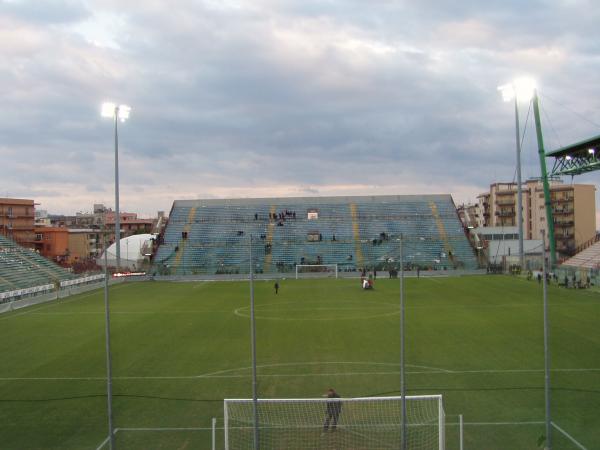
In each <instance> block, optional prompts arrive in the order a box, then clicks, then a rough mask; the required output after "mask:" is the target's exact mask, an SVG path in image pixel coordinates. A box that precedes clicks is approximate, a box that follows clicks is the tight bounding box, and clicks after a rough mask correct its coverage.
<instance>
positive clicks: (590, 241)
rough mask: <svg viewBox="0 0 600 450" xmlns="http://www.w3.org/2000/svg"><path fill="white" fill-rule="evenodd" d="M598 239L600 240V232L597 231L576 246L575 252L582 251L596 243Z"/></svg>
mask: <svg viewBox="0 0 600 450" xmlns="http://www.w3.org/2000/svg"><path fill="white" fill-rule="evenodd" d="M598 241H600V233H596V235H595V236H594V237H593V238H591V239H588V240H587V241H585V242H584V243H583V244H581V245H579V246H578V247H576V248H575V253H579V252H580V251H582V250H585V249H586V248H588V247H591V246H592V245H594V244H595V243H596V242H598Z"/></svg>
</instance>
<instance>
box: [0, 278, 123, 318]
mask: <svg viewBox="0 0 600 450" xmlns="http://www.w3.org/2000/svg"><path fill="white" fill-rule="evenodd" d="M122 286H126V284H117V285H113V286H112V289H113V290H114V289H118V288H120V287H122ZM99 289H102V288H98V289H93V290H92V291H90V292H88V293H84V294H83V295H80V294H75V295H74V297H75V298H69V299H67V300H63V299H58V300H56V299H54V300H48V301H47V302H45V303H44V304H43V305H40V306H39V308H35V306H37V305H32V306H31V307H25V309H26V311H23V312H20V313H17V314H10V315H8V316H4V317H0V320H8V319H12V318H14V317H19V316H24V315H26V314H33V313H36V312H37V311H39V310H40V309H46V308H51V307H54V306H59V305H64V304H65V303H71V302H74V301H77V300H81V299H83V298H87V297H90V296H92V295H96V294H97V292H96V291H97V290H99Z"/></svg>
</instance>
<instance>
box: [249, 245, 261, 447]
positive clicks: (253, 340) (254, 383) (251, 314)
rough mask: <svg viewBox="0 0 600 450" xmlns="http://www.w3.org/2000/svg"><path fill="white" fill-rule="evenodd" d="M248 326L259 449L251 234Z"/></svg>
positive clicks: (255, 436) (255, 433)
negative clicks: (250, 338)
mask: <svg viewBox="0 0 600 450" xmlns="http://www.w3.org/2000/svg"><path fill="white" fill-rule="evenodd" d="M250 328H251V334H252V406H253V414H254V450H259V448H260V446H259V445H260V441H259V429H258V382H257V377H256V317H255V315H254V258H253V256H252V234H251V235H250Z"/></svg>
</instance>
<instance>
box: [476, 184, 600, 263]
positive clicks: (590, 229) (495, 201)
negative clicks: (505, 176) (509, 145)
mask: <svg viewBox="0 0 600 450" xmlns="http://www.w3.org/2000/svg"><path fill="white" fill-rule="evenodd" d="M517 197H518V194H517V183H493V184H491V185H490V190H489V192H484V193H482V194H480V195H479V196H478V197H477V204H476V205H475V206H476V214H475V215H476V222H477V225H478V226H479V227H511V226H518V221H517ZM550 197H551V204H552V212H553V221H554V237H555V241H556V250H557V251H558V252H560V253H563V254H565V255H572V254H574V253H575V252H576V250H577V249H578V248H579V247H580V246H582V245H583V244H585V243H586V242H588V241H590V240H591V239H593V238H594V237H595V235H596V186H594V185H591V184H565V183H563V182H562V181H561V180H552V181H551V182H550ZM522 207H523V237H524V239H529V240H531V239H540V237H541V233H542V231H543V232H545V234H546V240H547V241H548V225H547V224H546V209H545V199H544V188H543V185H542V182H541V181H540V180H537V179H532V180H527V181H526V182H525V183H523V185H522Z"/></svg>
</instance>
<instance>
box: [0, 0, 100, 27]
mask: <svg viewBox="0 0 600 450" xmlns="http://www.w3.org/2000/svg"><path fill="white" fill-rule="evenodd" d="M0 13H3V14H10V15H13V16H14V17H18V18H19V19H21V20H25V21H29V22H34V23H40V24H46V25H51V24H64V23H69V22H78V21H81V20H84V19H85V18H87V17H89V16H90V11H89V10H88V9H87V8H86V7H85V5H84V4H83V2H81V1H78V0H44V2H43V4H41V3H40V2H39V1H36V0H20V1H4V2H2V3H0Z"/></svg>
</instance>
